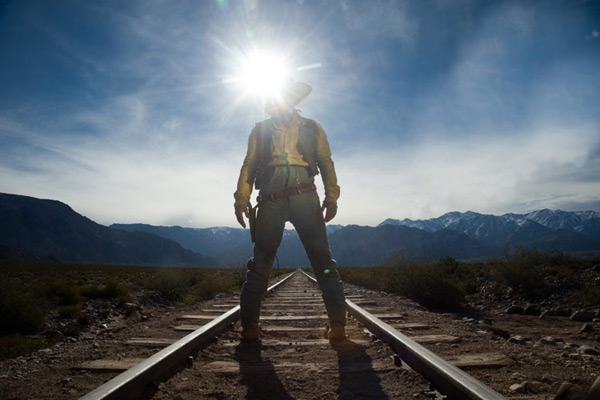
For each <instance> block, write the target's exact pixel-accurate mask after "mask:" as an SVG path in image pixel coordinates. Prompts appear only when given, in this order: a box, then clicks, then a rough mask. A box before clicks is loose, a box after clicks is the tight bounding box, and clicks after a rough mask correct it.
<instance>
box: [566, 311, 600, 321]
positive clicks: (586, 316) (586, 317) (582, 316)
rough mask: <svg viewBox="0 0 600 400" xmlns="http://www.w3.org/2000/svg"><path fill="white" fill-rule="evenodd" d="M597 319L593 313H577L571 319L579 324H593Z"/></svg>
mask: <svg viewBox="0 0 600 400" xmlns="http://www.w3.org/2000/svg"><path fill="white" fill-rule="evenodd" d="M595 317H596V313H595V312H593V311H576V312H574V313H573V314H572V315H571V317H569V319H570V320H571V321H577V322H592V320H593V319H594V318H595Z"/></svg>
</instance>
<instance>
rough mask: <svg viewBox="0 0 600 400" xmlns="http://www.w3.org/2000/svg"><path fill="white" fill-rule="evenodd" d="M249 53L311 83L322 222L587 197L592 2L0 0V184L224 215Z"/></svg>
mask: <svg viewBox="0 0 600 400" xmlns="http://www.w3.org/2000/svg"><path fill="white" fill-rule="evenodd" d="M257 47H258V48H263V49H268V50H270V51H274V52H277V53H278V54H282V55H283V56H285V57H286V58H287V60H288V62H289V64H290V65H291V66H292V67H295V70H294V71H293V73H292V77H293V78H294V79H296V80H300V81H304V82H307V83H309V84H310V85H311V86H312V87H313V92H312V93H311V95H310V96H309V97H308V98H307V99H306V100H305V101H304V102H302V103H301V104H300V105H299V107H298V108H299V109H300V110H301V111H302V113H303V115H304V116H306V117H310V118H314V119H316V120H317V121H319V122H320V123H321V124H322V125H323V127H324V128H325V130H326V132H327V135H328V137H329V141H330V144H331V148H332V152H333V159H334V161H335V164H336V168H337V171H338V178H339V182H340V186H341V189H342V194H341V197H340V200H339V212H338V216H337V217H336V219H334V220H333V221H332V223H339V224H360V225H376V224H378V223H380V222H381V221H383V220H384V219H386V218H413V219H416V218H430V217H436V216H439V215H441V214H443V213H445V212H449V211H467V210H472V211H476V212H481V213H489V214H496V215H500V214H504V213H507V212H517V213H521V212H527V211H532V210H537V209H541V208H551V209H564V210H570V211H574V210H589V209H591V210H596V211H600V72H599V71H600V1H483V0H481V1H475V0H456V1H449V0H422V1H421V0H413V1H408V0H407V1H334V0H331V1H315V0H313V1H311V0H304V1H261V0H247V1H233V0H231V1H226V0H219V1H216V0H213V1H209V0H207V1H192V0H181V1H151V0H143V1H142V0H139V1H135V0H128V1H125V0H123V1H68V0H57V1H44V0H38V1H34V0H0V55H1V59H2V61H1V62H0V192H6V193H15V194H22V195H28V196H34V197H39V198H51V199H57V200H60V201H63V202H65V203H67V204H69V205H70V206H71V207H73V208H74V209H75V210H76V211H78V212H80V213H82V214H84V215H86V216H87V217H89V218H91V219H93V220H94V221H97V222H99V223H102V224H105V225H109V224H111V223H133V222H143V223H150V224H155V225H182V226H189V227H209V226H236V221H235V217H234V215H233V196H232V194H233V191H234V190H235V185H236V181H237V176H238V173H239V168H240V165H241V162H242V160H243V157H244V155H245V151H246V143H247V136H248V134H249V132H250V130H251V128H252V126H253V124H254V123H255V122H257V121H260V120H262V119H265V118H266V117H267V115H266V114H265V113H264V112H263V111H262V110H260V108H259V107H258V106H257V104H256V102H255V101H254V99H253V98H251V96H245V95H244V92H243V90H242V88H241V87H240V85H238V84H235V83H231V82H230V79H229V78H230V77H231V76H232V75H234V74H235V73H236V71H237V70H238V69H239V67H240V66H239V62H240V57H241V56H242V55H244V54H246V53H247V52H248V51H249V49H251V48H257ZM319 191H320V193H322V188H321V187H319Z"/></svg>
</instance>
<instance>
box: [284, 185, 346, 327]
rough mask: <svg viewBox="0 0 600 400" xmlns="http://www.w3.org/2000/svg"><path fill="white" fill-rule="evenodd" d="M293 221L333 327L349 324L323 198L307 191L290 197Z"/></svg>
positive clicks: (291, 219) (291, 220)
mask: <svg viewBox="0 0 600 400" xmlns="http://www.w3.org/2000/svg"><path fill="white" fill-rule="evenodd" d="M289 199H290V222H292V224H294V227H295V228H296V231H297V232H298V236H299V237H300V240H301V241H302V244H303V246H304V249H305V250H306V254H307V256H308V259H309V260H310V263H311V266H312V268H313V272H314V274H315V277H316V278H317V282H318V283H319V288H320V289H321V292H322V293H323V302H324V303H325V308H326V309H327V315H328V316H329V323H330V325H331V326H344V325H346V298H345V296H344V287H343V285H342V281H341V279H340V275H339V272H338V271H337V268H336V263H335V261H334V260H332V259H331V251H330V250H329V241H328V240H327V230H326V228H325V221H324V220H323V214H322V213H321V207H320V204H319V196H318V195H317V193H316V192H307V193H302V194H299V195H295V196H290V197H289Z"/></svg>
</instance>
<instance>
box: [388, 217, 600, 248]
mask: <svg viewBox="0 0 600 400" xmlns="http://www.w3.org/2000/svg"><path fill="white" fill-rule="evenodd" d="M385 225H395V226H407V227H412V228H418V229H422V230H424V231H426V232H432V233H433V232H438V231H440V230H442V229H451V230H453V231H456V232H462V233H464V234H466V235H468V236H469V237H470V238H471V239H473V240H476V241H478V242H480V243H483V244H486V245H488V246H493V247H497V248H502V247H504V246H505V245H516V244H519V245H522V246H524V247H533V246H535V247H536V248H537V249H538V250H541V251H550V250H555V251H562V252H567V253H575V252H598V251H600V213H598V212H595V211H578V212H567V211H562V210H556V211H552V210H547V209H546V210H539V211H534V212H531V213H528V214H504V215H501V216H495V215H486V214H479V213H476V212H472V211H468V212H465V213H460V212H451V213H447V214H444V215H442V216H441V217H437V218H431V219H427V220H414V221H413V220H411V219H403V220H397V219H386V220H385V221H383V222H382V223H381V224H379V226H385Z"/></svg>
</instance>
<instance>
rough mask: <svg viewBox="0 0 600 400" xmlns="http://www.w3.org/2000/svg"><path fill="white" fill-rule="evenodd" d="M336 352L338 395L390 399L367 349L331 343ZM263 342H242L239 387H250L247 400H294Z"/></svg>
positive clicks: (346, 342) (237, 356) (350, 343)
mask: <svg viewBox="0 0 600 400" xmlns="http://www.w3.org/2000/svg"><path fill="white" fill-rule="evenodd" d="M330 343H331V348H332V349H333V350H334V351H335V352H336V353H337V363H338V371H339V380H340V385H339V388H338V390H337V393H338V394H339V395H341V394H342V393H343V392H351V393H352V394H353V397H352V398H353V399H361V398H364V399H377V400H387V399H389V397H388V396H387V395H386V394H385V393H384V392H383V389H382V388H381V384H380V380H379V377H378V375H377V373H376V371H375V370H374V369H373V362H372V361H373V360H372V359H371V357H370V356H369V355H368V354H367V353H366V347H364V346H362V345H359V344H357V343H355V342H353V341H351V340H348V339H345V340H342V341H331V342H330ZM262 349H263V345H262V344H261V343H260V342H251V343H248V342H240V344H238V345H237V346H236V347H235V359H236V361H237V362H238V363H239V365H240V375H241V378H240V382H239V383H240V384H241V385H244V386H245V387H246V388H247V393H246V397H245V398H246V399H261V400H263V399H278V400H279V399H282V400H293V399H295V397H293V396H291V395H290V394H289V393H288V392H287V390H286V389H285V387H284V385H283V383H282V382H281V380H280V379H279V377H278V376H277V372H276V371H275V367H274V366H273V364H272V363H271V362H270V361H269V360H265V359H263V358H262V355H261V350H262ZM316 378H317V379H318V377H316Z"/></svg>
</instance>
